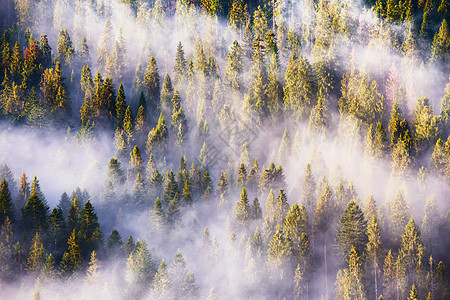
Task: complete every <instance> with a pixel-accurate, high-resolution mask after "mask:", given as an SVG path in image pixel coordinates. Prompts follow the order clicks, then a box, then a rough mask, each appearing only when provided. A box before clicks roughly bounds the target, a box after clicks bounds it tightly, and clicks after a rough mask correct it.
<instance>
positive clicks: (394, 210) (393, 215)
mask: <svg viewBox="0 0 450 300" xmlns="http://www.w3.org/2000/svg"><path fill="white" fill-rule="evenodd" d="M409 215H410V214H409V209H408V205H407V202H406V199H405V195H404V193H403V191H402V190H399V191H398V192H397V195H396V196H395V198H394V199H393V200H392V202H391V205H390V218H389V219H390V222H389V233H390V236H391V239H392V240H391V241H392V242H393V243H394V244H398V242H399V240H400V235H401V233H402V232H403V229H404V228H405V226H406V225H407V223H408V217H409Z"/></svg>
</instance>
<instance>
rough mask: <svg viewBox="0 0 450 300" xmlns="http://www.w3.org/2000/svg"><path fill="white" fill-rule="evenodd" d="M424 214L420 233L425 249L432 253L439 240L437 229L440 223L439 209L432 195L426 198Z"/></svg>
mask: <svg viewBox="0 0 450 300" xmlns="http://www.w3.org/2000/svg"><path fill="white" fill-rule="evenodd" d="M424 212H425V215H424V216H423V220H422V226H421V232H422V236H423V240H424V244H425V245H426V249H428V250H429V251H431V252H433V250H434V249H435V247H436V246H437V241H438V239H439V237H438V232H437V228H438V226H439V225H438V224H439V223H440V215H439V208H438V205H437V200H436V197H435V196H434V195H431V196H430V197H428V198H427V200H426V202H425V209H424Z"/></svg>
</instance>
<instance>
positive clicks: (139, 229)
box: [0, 0, 450, 299]
mask: <svg viewBox="0 0 450 300" xmlns="http://www.w3.org/2000/svg"><path fill="white" fill-rule="evenodd" d="M347 2H350V4H349V5H350V7H352V10H351V16H352V17H353V18H354V19H355V20H358V19H359V20H360V21H364V22H365V23H366V24H367V25H366V26H368V27H371V26H376V23H377V20H376V18H375V17H374V15H373V12H372V11H370V10H367V9H363V8H362V5H361V4H360V3H359V2H358V3H355V2H353V1H347ZM76 3H77V2H76ZM78 3H83V2H78ZM106 3H108V4H110V7H111V10H110V12H111V15H110V16H109V18H110V20H111V22H112V26H113V28H114V30H113V32H115V33H118V32H119V29H122V30H123V36H124V38H125V41H126V44H127V64H128V68H129V72H128V74H130V76H134V71H135V68H136V65H137V64H138V59H139V58H141V63H143V64H144V67H145V66H146V64H147V62H148V59H149V57H146V56H145V55H146V54H144V53H146V52H145V49H146V48H147V47H148V46H149V47H150V51H149V53H150V55H154V56H155V58H156V60H157V63H158V67H159V73H160V76H161V83H162V79H163V76H164V74H165V73H166V72H168V73H169V74H170V75H171V74H172V69H173V62H174V58H175V51H176V46H177V43H178V41H181V42H182V44H183V47H184V50H185V54H186V57H187V59H188V60H189V58H192V56H193V51H194V42H193V41H194V39H195V38H196V37H197V36H200V37H201V39H202V41H207V39H208V38H207V37H208V33H207V31H208V28H207V27H208V26H206V25H205V24H206V23H207V20H208V19H209V17H206V16H205V15H203V14H202V13H200V12H199V11H197V16H198V20H197V24H198V26H197V27H196V28H195V29H194V33H192V32H189V28H188V27H185V26H182V25H181V24H182V22H181V21H182V20H181V19H180V18H178V17H168V19H167V20H166V24H167V26H166V27H165V28H164V29H163V30H162V32H157V31H155V30H153V28H152V26H151V25H148V26H141V25H139V24H137V23H136V20H135V19H134V18H133V17H132V14H131V12H130V10H129V9H128V8H127V7H126V6H125V5H123V4H120V3H118V2H117V1H108V2H106ZM308 3H309V1H297V2H296V6H295V7H296V8H297V9H296V10H295V18H294V19H295V23H296V25H298V26H296V28H298V29H299V30H301V28H302V24H303V25H312V23H311V22H313V20H312V12H311V10H310V7H309V4H308ZM74 5H75V4H74V3H73V2H72V1H67V0H66V1H63V0H58V1H57V2H56V5H55V13H56V12H57V14H59V17H58V18H51V16H50V15H51V14H42V12H41V11H39V10H37V15H35V18H36V20H37V24H38V25H39V27H38V28H39V29H37V30H36V29H35V28H34V29H33V30H36V32H35V34H36V36H39V35H40V34H44V33H46V34H48V35H49V40H50V43H51V46H52V49H53V51H54V52H56V48H57V47H56V42H57V37H58V32H59V29H60V27H64V28H67V29H68V31H69V34H70V36H71V38H72V41H73V42H74V46H75V48H76V50H78V49H79V47H80V43H81V37H82V35H83V34H86V37H87V41H88V45H89V47H90V51H91V57H92V61H93V65H94V67H92V73H93V74H95V72H96V67H95V58H96V53H97V48H98V44H99V42H100V36H101V34H102V32H103V28H104V25H105V19H104V18H99V17H97V15H96V14H95V13H94V12H92V11H91V10H90V8H89V7H88V6H85V5H84V4H82V7H84V8H85V9H86V15H85V17H83V18H82V19H81V20H80V19H78V20H77V18H78V16H77V14H76V13H75V12H74ZM46 16H47V18H46ZM209 21H210V22H211V20H209ZM212 21H213V20H212ZM77 22H78V23H77ZM150 23H151V22H150ZM54 24H56V25H54ZM80 25H81V27H77V26H80ZM392 30H393V31H396V32H398V33H399V34H402V30H404V28H392ZM367 32H369V29H367ZM217 33H218V34H217V36H216V37H217V38H218V39H219V44H221V43H222V41H221V39H222V38H223V43H224V45H225V47H226V49H227V51H229V48H230V46H231V44H232V42H233V40H234V38H238V37H239V34H238V33H236V32H234V31H233V30H231V29H229V28H228V27H227V26H226V24H225V22H224V21H223V20H219V21H218V23H217ZM339 39H340V37H337V38H336V42H337V44H338V45H342V47H340V49H339V53H340V58H341V59H342V58H343V57H348V56H349V55H350V52H351V51H352V50H353V51H354V52H355V53H356V59H355V60H356V68H357V69H365V70H366V71H367V72H369V73H370V72H372V73H373V74H374V75H375V76H376V75H378V76H379V78H384V81H385V79H386V78H387V74H388V72H389V70H390V68H391V66H392V64H396V65H397V66H398V70H399V74H400V75H401V76H402V78H401V80H402V82H406V81H407V80H410V78H407V77H409V76H412V82H413V83H412V86H414V87H415V91H413V92H412V94H413V95H414V97H411V98H409V99H408V101H409V102H408V107H409V109H410V111H412V109H413V108H414V106H415V101H416V99H418V98H419V97H420V96H425V97H428V98H429V99H430V102H431V104H432V107H433V110H434V112H435V114H437V113H439V108H440V100H441V98H442V95H443V93H444V86H445V84H446V82H447V78H448V76H446V75H447V74H443V72H442V71H441V70H439V69H436V68H432V67H429V66H425V67H421V66H420V62H419V61H418V62H417V63H416V64H415V65H414V67H413V68H412V69H411V70H409V72H410V73H408V74H405V73H404V72H403V71H402V68H401V65H402V64H403V62H402V61H403V60H404V58H403V57H402V56H401V55H399V54H398V53H395V52H394V51H392V49H386V48H383V47H380V45H377V46H376V47H372V46H367V45H361V44H359V43H358V42H357V41H358V38H355V41H348V43H347V44H346V45H343V43H342V42H341V41H339ZM343 39H345V37H343ZM305 55H307V56H308V58H310V59H312V56H311V55H310V53H309V52H308V51H305ZM215 58H216V61H217V62H219V64H220V66H221V69H220V72H221V75H223V74H224V71H225V64H224V63H223V62H224V61H225V58H224V57H223V56H222V57H221V56H220V54H219V53H215ZM281 64H282V65H284V66H286V61H282V62H281ZM340 66H341V67H342V68H343V70H345V69H346V68H348V62H347V61H341V62H340ZM246 69H247V70H249V69H250V68H246ZM284 71H285V70H284V69H282V70H281V74H284ZM65 72H66V74H70V72H68V71H67V70H66V71H65ZM76 80H78V79H76ZM339 80H340V79H339ZM114 84H115V87H116V89H117V87H118V84H119V83H117V82H115V83H114ZM125 92H126V94H127V101H128V103H129V104H131V105H133V106H134V107H135V106H136V102H137V98H135V97H132V96H131V86H128V87H125ZM408 95H409V94H408ZM225 98H227V97H225ZM240 98H241V99H243V96H241V97H240ZM73 100H74V103H81V99H73ZM183 100H184V99H182V106H183V109H184V105H185V104H184V102H183ZM331 100H333V99H331ZM225 101H226V102H227V103H228V104H229V105H234V106H233V109H234V110H235V111H240V109H241V108H240V103H239V104H238V103H234V102H233V101H232V100H229V99H226V100H225ZM334 101H336V99H334ZM78 109H79V108H78V107H75V108H74V111H75V115H77V113H78ZM185 111H189V110H188V109H185ZM192 111H193V113H191V114H188V115H187V118H188V121H189V128H190V130H191V131H193V130H195V124H196V114H195V109H193V110H192ZM207 113H208V112H207ZM388 113H389V112H388ZM329 116H330V120H331V121H332V122H333V125H335V126H334V127H335V128H337V127H338V126H337V125H338V122H339V121H338V117H337V116H334V115H332V113H331V112H329ZM211 117H212V118H213V119H214V116H211ZM307 127H308V125H307V124H300V125H298V124H295V123H294V122H290V121H286V123H284V124H282V125H279V127H278V128H274V127H270V128H269V127H267V128H260V129H258V137H257V138H256V139H255V140H254V141H253V142H252V143H251V144H250V153H251V155H250V161H252V160H253V159H254V158H257V159H258V161H259V164H260V172H261V169H262V167H263V165H264V166H265V167H266V168H267V167H268V166H269V164H270V162H271V161H272V160H274V161H275V162H276V160H277V159H276V153H277V151H278V147H279V143H280V140H281V137H282V135H283V131H284V129H285V128H287V129H288V131H289V135H290V141H291V143H292V142H293V140H294V136H295V134H296V131H297V130H299V131H300V136H301V140H302V143H301V147H300V152H299V153H294V154H293V155H290V156H289V158H288V160H287V163H285V164H283V168H284V172H285V173H284V174H285V176H286V184H287V193H288V201H289V203H290V204H291V205H292V204H293V203H294V202H295V201H299V202H300V201H301V199H300V197H301V194H300V187H301V183H302V181H303V177H304V173H305V168H306V164H307V163H309V162H312V169H313V172H314V176H315V179H316V183H317V184H319V182H320V180H321V177H322V176H323V175H325V176H326V177H327V179H328V181H329V182H330V183H331V184H335V183H334V182H332V176H333V172H334V170H335V169H336V166H338V165H339V166H340V168H341V174H342V179H343V180H344V185H345V187H346V188H347V186H348V182H349V181H350V180H351V181H352V182H353V184H354V186H355V187H356V190H357V192H358V196H359V198H360V204H364V203H365V199H366V197H367V196H368V195H374V198H375V201H376V202H377V206H378V207H380V206H382V205H383V204H387V203H388V201H390V200H391V199H392V198H393V197H394V196H395V194H396V193H397V191H398V190H399V189H404V190H405V191H406V198H407V200H408V203H409V205H410V206H411V211H412V213H413V215H414V219H415V220H416V222H417V223H420V222H421V218H422V216H423V208H424V205H425V199H426V198H427V197H428V196H430V195H431V193H434V194H435V195H436V197H437V199H438V202H439V206H440V211H441V212H445V211H447V210H448V209H449V208H450V203H449V201H448V195H449V193H450V190H449V187H448V185H447V184H445V183H443V182H440V181H439V180H438V179H437V178H434V177H433V176H430V177H429V178H428V186H427V191H426V192H425V193H419V192H418V188H417V180H416V176H415V172H417V170H413V174H412V176H411V179H410V180H409V181H407V182H406V183H398V182H397V181H396V180H395V179H393V178H392V177H391V174H390V161H388V160H386V161H384V162H380V163H378V164H377V167H376V168H375V169H374V172H373V174H370V173H369V172H368V163H367V162H366V161H365V159H364V154H363V151H364V148H363V143H362V141H354V140H348V137H345V136H342V135H338V134H337V132H336V131H333V130H330V131H329V133H328V138H327V139H325V140H318V139H316V138H314V137H312V136H309V133H308V130H307ZM200 147H201V145H197V146H196V148H195V150H189V151H190V153H185V154H186V155H187V156H188V166H189V165H190V164H191V163H192V162H194V161H195V160H196V157H197V156H198V153H199V149H200ZM142 150H143V149H142ZM234 150H239V149H233V151H234ZM233 151H230V152H231V153H234V152H233ZM143 152H144V151H143ZM313 152H315V153H320V156H321V159H322V162H320V161H319V162H317V160H313V158H312V157H311V156H312V153H313ZM0 154H1V155H2V157H4V159H5V161H6V162H7V163H8V166H9V167H10V168H11V170H12V172H13V173H14V175H15V179H16V182H18V181H19V179H20V174H21V173H22V171H23V170H25V172H26V174H27V177H28V180H29V181H31V180H32V178H33V176H34V175H35V174H36V175H37V177H38V179H39V181H40V184H41V188H42V190H43V192H44V194H45V195H46V198H47V201H48V202H49V204H50V206H51V207H53V206H55V205H56V204H57V203H58V201H59V197H60V195H61V194H62V193H63V192H64V191H65V192H67V193H68V194H69V195H70V192H71V191H72V190H74V189H75V188H76V187H77V186H79V187H80V188H81V189H87V190H88V192H89V194H90V195H91V197H92V200H93V204H94V207H99V206H100V205H101V204H102V202H103V200H102V194H103V188H104V183H105V175H106V169H107V165H108V161H109V159H110V158H112V157H114V155H115V154H114V146H113V140H112V138H111V137H109V136H106V135H100V136H99V137H98V138H97V140H96V141H95V142H94V143H92V144H81V145H80V144H77V143H76V142H74V141H73V139H72V138H70V139H69V140H66V139H65V132H62V131H54V132H50V133H42V132H39V131H31V132H30V131H29V130H27V129H16V128H5V127H3V128H1V131H0ZM143 156H144V158H145V159H146V160H147V158H148V157H147V155H143ZM253 156H254V157H253ZM178 161H179V158H176V159H175V160H174V161H169V162H168V165H169V166H170V165H171V166H172V167H173V169H174V172H176V171H178ZM238 163H239V156H238V155H235V160H234V161H233V164H234V166H236V165H237V164H238ZM122 164H123V168H124V169H125V168H126V165H127V162H126V161H123V162H122ZM277 164H278V163H277ZM246 167H247V171H248V170H249V169H250V167H251V166H246ZM220 169H222V170H223V171H225V170H226V166H225V165H223V166H221V167H220ZM160 171H161V173H162V174H165V172H166V170H165V169H162V170H161V169H160ZM236 174H237V170H236V173H235V174H234V176H236ZM218 176H219V173H214V174H212V177H213V180H214V187H215V188H216V185H217V179H218ZM333 189H334V190H335V187H333ZM255 196H256V195H254V194H249V200H250V201H252V200H253V198H254V197H255ZM266 197H267V195H263V197H259V201H260V203H261V207H262V208H263V210H264V204H265V201H266ZM154 200H155V199H149V201H150V202H151V203H153V201H154ZM230 200H231V206H233V205H234V203H235V202H236V201H238V200H239V193H235V194H234V195H231V196H230ZM211 202H213V203H218V202H219V199H217V197H216V198H215V199H212V200H211ZM195 208H196V211H189V212H186V213H185V215H184V216H183V221H184V224H185V225H186V226H183V227H182V228H181V229H182V230H175V231H173V232H171V233H170V234H169V237H167V239H162V238H161V237H160V236H157V235H154V234H152V233H151V231H150V227H151V226H150V224H149V219H150V211H149V210H147V211H143V212H140V213H139V214H134V215H124V216H121V217H120V218H117V223H116V224H111V223H110V220H109V218H108V216H102V215H101V213H99V216H100V220H99V221H100V224H102V225H103V224H107V225H106V226H105V228H104V227H102V230H103V232H104V234H105V236H108V235H109V234H110V233H111V230H112V229H114V228H116V229H117V230H118V231H119V232H120V234H121V235H122V238H123V240H124V241H126V238H127V237H128V235H130V234H132V235H133V237H134V239H135V240H137V239H142V238H145V239H146V240H147V244H148V246H149V249H150V251H151V253H152V256H153V259H154V262H155V263H156V264H157V265H159V262H160V260H161V259H162V258H164V259H165V261H166V263H167V265H168V266H169V265H170V263H171V261H172V258H173V255H174V253H175V252H176V251H177V249H180V250H181V251H182V253H183V256H184V258H185V260H186V263H187V267H188V268H191V269H192V270H193V271H194V274H195V278H196V282H197V284H198V285H199V287H200V295H201V296H202V298H205V297H206V296H207V294H208V293H209V291H210V290H211V288H214V289H215V291H216V292H217V293H218V296H219V298H220V299H237V298H239V297H242V294H241V292H242V291H243V289H244V288H243V286H244V284H245V282H246V281H247V280H249V279H248V278H242V277H241V276H242V273H241V272H239V270H241V269H242V268H244V266H243V265H242V262H241V260H239V259H236V260H232V259H230V258H229V256H227V255H223V256H222V257H221V260H220V261H219V262H217V263H216V264H215V265H214V266H213V267H212V266H211V265H210V264H209V263H208V260H206V259H203V258H204V256H205V255H206V254H205V253H204V252H202V251H203V250H202V248H201V247H202V235H203V229H204V227H205V226H208V228H209V231H210V234H211V238H212V237H213V236H216V237H217V241H218V244H219V246H220V248H221V250H222V251H223V253H227V251H228V247H229V242H228V241H229V236H230V233H231V231H230V229H229V226H227V223H228V222H229V221H227V219H226V216H225V213H222V212H220V211H215V210H216V207H215V206H214V205H211V206H209V205H202V204H196V206H195ZM207 209H211V210H213V211H212V212H211V211H210V212H208V213H206V212H205V210H207ZM226 213H227V214H228V215H229V216H231V214H230V213H228V211H226ZM309 218H310V222H311V221H312V216H311V215H310V216H309ZM258 226H259V229H260V230H261V224H258ZM251 234H253V231H250V232H249V233H247V235H245V234H243V233H238V232H236V235H237V241H238V244H239V245H241V246H240V249H245V242H246V240H247V237H248V236H249V235H251ZM333 238H334V237H332V238H331V240H332V239H333ZM242 245H243V246H242ZM239 255H241V256H243V255H244V253H240V254H239ZM263 255H264V253H263ZM121 264H123V262H107V261H103V262H102V268H101V270H102V276H101V280H100V281H101V283H99V284H98V285H96V286H87V285H83V284H82V278H83V275H80V279H79V281H74V282H73V283H72V284H71V286H66V285H65V283H64V284H63V285H58V286H54V287H40V291H41V296H42V297H43V298H44V299H55V298H56V297H57V295H59V294H62V295H63V297H64V298H71V297H74V296H76V297H84V298H85V299H95V298H98V297H101V298H104V299H113V298H116V296H117V294H115V291H119V290H121V289H122V288H123V282H121V280H118V279H117V278H122V276H123V274H116V273H115V272H117V271H113V270H123V269H124V267H123V265H122V266H121V268H118V269H116V266H117V265H121ZM119 272H120V271H119ZM316 276H317V277H316V279H317V280H318V281H319V282H323V281H322V280H324V278H323V277H321V276H322V274H316ZM334 279H335V278H334V274H332V272H331V271H330V272H329V276H328V283H329V287H328V289H329V290H330V291H331V290H332V289H333V282H334ZM30 280H31V279H29V278H24V279H23V281H24V282H28V283H29V285H27V284H25V285H22V286H21V287H19V286H15V285H12V286H8V285H3V286H2V288H3V289H4V291H6V292H8V291H9V292H11V294H10V295H9V296H10V297H11V298H16V299H20V298H24V297H26V298H30V297H31V296H32V294H33V292H34V288H32V289H29V288H26V286H33V284H32V283H30V282H29V281H30ZM265 280H269V279H268V275H267V277H266V276H265V275H262V279H261V282H262V283H264V282H265ZM106 282H107V283H106ZM24 286H25V287H24ZM17 289H20V292H17ZM320 289H321V287H316V290H315V292H316V293H317V294H316V295H317V298H318V297H319V295H320V293H319V292H321V293H323V291H320ZM312 290H314V288H313V287H312ZM103 291H107V292H105V293H106V294H103ZM264 297H265V296H264V295H259V294H257V295H256V296H255V299H264ZM268 299H269V298H268Z"/></svg>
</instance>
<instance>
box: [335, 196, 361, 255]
mask: <svg viewBox="0 0 450 300" xmlns="http://www.w3.org/2000/svg"><path fill="white" fill-rule="evenodd" d="M366 229H367V221H366V219H365V218H364V213H363V212H362V210H361V209H360V207H359V205H358V204H356V202H355V201H354V200H351V201H350V202H349V203H348V205H347V208H346V209H345V212H344V214H343V215H342V216H341V219H340V221H339V227H338V230H337V234H336V242H337V243H338V246H339V249H340V250H341V256H342V257H343V258H346V255H347V254H348V253H350V250H351V249H352V247H354V248H355V249H356V251H358V253H360V255H362V254H363V253H364V250H365V247H366V244H367V241H368V240H367V233H366Z"/></svg>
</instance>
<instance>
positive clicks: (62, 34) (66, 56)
mask: <svg viewBox="0 0 450 300" xmlns="http://www.w3.org/2000/svg"><path fill="white" fill-rule="evenodd" d="M57 53H58V54H57V58H58V60H59V62H60V63H61V64H63V65H70V64H71V63H72V60H73V57H74V56H75V48H74V47H73V46H72V41H71V40H70V36H69V33H68V32H67V29H63V28H61V30H60V31H59V36H58V48H57Z"/></svg>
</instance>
